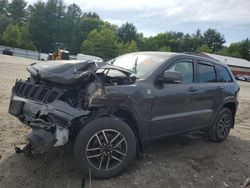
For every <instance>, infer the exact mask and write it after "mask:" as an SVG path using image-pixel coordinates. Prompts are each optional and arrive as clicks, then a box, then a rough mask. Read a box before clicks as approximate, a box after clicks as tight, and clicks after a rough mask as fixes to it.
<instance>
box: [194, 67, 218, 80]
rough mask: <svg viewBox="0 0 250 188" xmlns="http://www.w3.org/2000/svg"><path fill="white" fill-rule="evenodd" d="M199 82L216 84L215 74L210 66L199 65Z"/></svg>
mask: <svg viewBox="0 0 250 188" xmlns="http://www.w3.org/2000/svg"><path fill="white" fill-rule="evenodd" d="M198 70H199V82H216V74H215V70H214V67H213V66H212V65H208V64H203V63H199V64H198Z"/></svg>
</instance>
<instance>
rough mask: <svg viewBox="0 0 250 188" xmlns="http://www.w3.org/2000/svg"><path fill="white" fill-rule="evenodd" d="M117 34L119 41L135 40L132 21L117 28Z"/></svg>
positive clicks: (135, 31)
mask: <svg viewBox="0 0 250 188" xmlns="http://www.w3.org/2000/svg"><path fill="white" fill-rule="evenodd" d="M117 36H118V39H119V41H120V42H123V43H124V44H127V43H129V42H131V41H132V40H134V41H136V40H137V30H136V27H135V26H134V25H133V24H132V23H128V22H127V23H125V24H123V25H122V26H121V27H119V28H118V30H117Z"/></svg>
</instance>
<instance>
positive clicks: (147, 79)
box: [9, 52, 239, 178]
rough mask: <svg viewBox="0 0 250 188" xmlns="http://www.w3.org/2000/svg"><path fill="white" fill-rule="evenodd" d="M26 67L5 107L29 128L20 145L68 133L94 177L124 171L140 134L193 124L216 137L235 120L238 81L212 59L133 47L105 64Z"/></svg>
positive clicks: (32, 148)
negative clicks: (146, 50)
mask: <svg viewBox="0 0 250 188" xmlns="http://www.w3.org/2000/svg"><path fill="white" fill-rule="evenodd" d="M27 70H28V71H29V72H30V77H29V78H28V79H27V80H16V83H15V86H14V87H13V89H12V97H11V102H10V107H9V113H10V114H12V115H14V116H16V117H17V118H18V119H19V120H20V121H21V122H22V123H24V124H25V125H27V126H29V127H30V128H32V132H31V133H30V134H29V135H28V136H27V140H28V141H29V143H28V144H27V146H26V147H25V151H26V152H31V153H35V152H44V151H46V150H47V149H49V148H51V147H55V146H62V145H64V144H66V143H67V142H68V141H69V139H74V157H75V160H76V162H77V165H78V166H79V167H80V169H81V171H82V172H83V173H84V174H85V175H88V174H89V172H91V176H92V177H94V178H111V177H114V176H117V175H119V174H121V173H122V172H124V171H125V169H126V168H127V167H128V166H129V164H130V163H131V162H132V161H133V159H135V157H136V155H137V154H138V153H140V152H142V150H143V143H144V142H145V141H147V140H150V139H154V138H159V137H163V136H166V135H173V134H177V133H183V132H193V131H200V132H203V133H206V134H205V135H207V136H208V138H209V139H210V140H213V141H215V142H221V141H223V140H224V139H225V138H226V137H227V136H228V134H229V131H230V129H231V128H233V127H234V117H235V113H236V110H237V105H238V100H237V96H238V92H239V86H238V84H237V83H236V81H235V80H234V77H233V75H232V73H231V71H230V70H229V68H228V67H227V66H226V65H225V64H223V63H220V62H218V61H216V60H213V59H209V58H205V57H200V56H196V55H189V54H179V53H167V52H136V53H130V54H126V55H122V56H120V57H117V58H115V59H112V60H110V61H109V62H106V63H97V62H94V61H50V62H42V63H34V64H31V65H30V66H28V67H27Z"/></svg>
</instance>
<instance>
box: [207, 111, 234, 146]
mask: <svg viewBox="0 0 250 188" xmlns="http://www.w3.org/2000/svg"><path fill="white" fill-rule="evenodd" d="M233 121H234V120H233V114H232V112H231V110H230V109H228V108H223V109H222V110H221V111H220V112H219V113H218V115H217V117H216V119H215V122H214V125H213V127H212V128H211V129H210V132H209V139H210V140H212V141H214V142H222V141H224V140H225V139H226V138H227V136H228V134H229V132H230V129H231V128H232V127H233Z"/></svg>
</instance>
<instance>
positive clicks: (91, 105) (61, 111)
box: [9, 61, 136, 152]
mask: <svg viewBox="0 0 250 188" xmlns="http://www.w3.org/2000/svg"><path fill="white" fill-rule="evenodd" d="M27 70H28V71H29V72H30V77H29V78H28V79H27V80H25V81H24V80H16V83H15V86H14V87H13V89H12V97H11V103H10V107H9V113H10V114H12V115H14V116H16V117H17V118H18V119H19V120H20V121H21V122H22V123H24V124H26V125H27V126H29V127H31V128H32V132H31V133H30V135H28V137H27V139H28V141H29V144H28V145H27V146H26V147H25V150H27V152H44V151H45V150H47V149H48V148H50V147H52V146H61V145H64V144H66V143H67V142H68V140H69V138H70V136H74V135H75V133H77V131H79V129H80V128H81V127H82V126H83V125H84V124H85V123H86V122H87V121H89V119H91V118H93V117H95V116H96V115H97V114H98V113H102V112H101V111H102V110H101V109H102V107H114V106H118V105H119V104H120V103H121V102H123V101H124V100H126V98H127V96H126V95H124V94H121V93H119V92H117V91H115V90H114V89H112V86H116V85H128V84H133V83H134V82H135V80H136V77H134V76H131V75H132V72H130V71H129V70H126V69H123V68H121V67H118V66H114V65H111V64H105V63H96V62H94V61H49V62H43V63H34V64H31V65H29V66H28V67H27ZM106 109H107V108H106Z"/></svg>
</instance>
